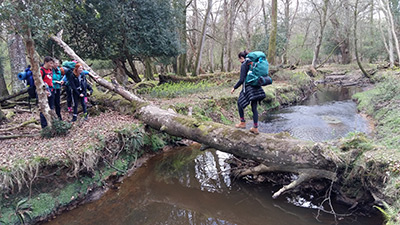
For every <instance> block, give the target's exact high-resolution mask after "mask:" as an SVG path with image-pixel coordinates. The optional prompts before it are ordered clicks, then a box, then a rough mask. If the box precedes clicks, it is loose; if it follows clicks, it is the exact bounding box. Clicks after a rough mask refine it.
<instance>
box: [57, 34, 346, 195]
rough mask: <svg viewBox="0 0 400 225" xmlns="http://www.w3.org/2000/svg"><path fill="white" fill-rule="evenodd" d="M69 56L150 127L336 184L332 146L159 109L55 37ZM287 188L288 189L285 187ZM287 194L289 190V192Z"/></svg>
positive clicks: (269, 167) (338, 162)
mask: <svg viewBox="0 0 400 225" xmlns="http://www.w3.org/2000/svg"><path fill="white" fill-rule="evenodd" d="M52 39H53V40H55V41H56V42H57V43H59V45H60V46H62V47H63V48H64V50H65V52H66V53H67V54H68V55H69V56H70V57H71V58H72V59H75V60H77V61H78V62H79V63H81V64H82V65H83V67H84V69H85V70H88V71H90V74H89V75H90V76H91V77H92V78H93V79H94V80H95V81H96V82H97V83H98V84H100V85H102V86H104V87H106V88H107V89H109V90H112V91H114V92H116V93H118V94H120V95H121V96H122V97H124V98H125V99H127V100H128V101H130V102H132V103H133V104H134V105H135V106H136V108H135V111H136V116H137V117H138V118H139V119H140V120H141V121H143V122H144V123H145V124H147V125H149V126H150V127H152V128H154V129H157V130H160V131H163V132H166V133H168V134H170V135H173V136H178V137H183V138H187V139H190V140H194V141H197V142H199V143H203V144H205V145H207V146H210V147H212V148H215V149H218V150H221V151H224V152H228V153H232V154H234V155H236V156H240V157H243V158H248V159H253V160H255V161H257V162H260V163H262V165H263V168H264V170H269V171H282V172H292V173H298V174H300V176H299V179H301V181H303V180H304V179H303V178H304V177H305V176H307V177H308V178H309V179H312V178H326V179H330V180H336V175H337V174H336V170H337V166H343V165H342V164H343V163H344V161H342V160H340V159H339V158H338V156H336V155H335V154H334V152H332V151H331V150H330V148H329V146H324V145H323V144H322V143H321V144H315V143H312V142H309V141H302V140H298V139H295V138H292V137H290V136H287V135H283V134H266V133H261V134H259V135H254V134H252V133H250V132H248V131H244V130H238V129H236V128H233V127H231V126H226V125H223V124H218V123H214V122H204V121H198V120H196V119H194V118H191V117H188V116H184V115H180V114H177V113H175V112H171V111H167V110H163V109H160V108H158V107H157V106H155V105H153V104H151V103H150V102H147V101H145V100H143V99H141V98H139V97H137V96H135V95H134V94H132V93H131V92H129V91H127V90H125V89H123V88H122V87H120V86H119V85H118V84H112V83H110V82H108V81H106V80H104V79H103V78H101V77H100V76H98V75H97V74H96V73H95V72H94V71H93V70H92V69H91V68H90V67H89V66H88V65H87V64H86V63H85V62H84V61H83V60H82V59H81V58H80V57H79V56H77V55H76V54H75V53H74V51H73V50H72V49H71V48H69V47H68V46H67V45H66V44H65V43H64V42H63V41H62V40H61V39H59V38H57V37H55V36H53V37H52ZM285 187H286V186H285ZM285 190H286V189H285Z"/></svg>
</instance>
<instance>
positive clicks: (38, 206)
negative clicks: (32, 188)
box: [30, 193, 56, 217]
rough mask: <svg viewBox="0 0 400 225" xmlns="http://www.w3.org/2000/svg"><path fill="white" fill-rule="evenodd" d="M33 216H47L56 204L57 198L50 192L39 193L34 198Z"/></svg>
mask: <svg viewBox="0 0 400 225" xmlns="http://www.w3.org/2000/svg"><path fill="white" fill-rule="evenodd" d="M30 203H31V204H32V214H33V217H39V216H45V215H48V214H50V213H51V212H52V211H53V209H54V207H55V206H56V199H55V198H54V197H53V196H52V195H51V194H48V193H42V194H39V195H38V196H37V197H35V198H32V199H31V201H30Z"/></svg>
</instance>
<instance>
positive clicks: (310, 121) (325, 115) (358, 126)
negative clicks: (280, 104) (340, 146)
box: [250, 87, 370, 141]
mask: <svg viewBox="0 0 400 225" xmlns="http://www.w3.org/2000/svg"><path fill="white" fill-rule="evenodd" d="M356 91H357V89H355V88H337V87H325V88H324V89H321V91H318V92H316V93H315V94H314V95H312V96H311V97H310V98H309V99H308V100H307V101H305V102H304V103H303V104H302V105H297V106H290V107H287V108H285V109H282V110H279V111H276V112H272V113H269V114H268V115H267V116H264V117H263V118H260V121H261V122H260V123H259V130H260V132H264V133H279V132H283V131H285V132H288V133H290V134H291V135H292V136H294V137H297V138H299V139H304V140H311V141H326V140H331V139H336V138H340V137H344V136H346V135H347V134H349V133H350V132H363V133H369V132H370V130H369V126H368V121H367V120H366V119H365V118H364V117H362V116H361V115H359V114H357V104H356V103H355V102H354V101H352V100H350V97H351V95H352V94H354V93H355V92H356ZM250 126H251V125H250Z"/></svg>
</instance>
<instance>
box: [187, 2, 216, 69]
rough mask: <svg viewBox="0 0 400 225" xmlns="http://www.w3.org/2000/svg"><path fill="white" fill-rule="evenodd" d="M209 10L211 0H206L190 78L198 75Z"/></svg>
mask: <svg viewBox="0 0 400 225" xmlns="http://www.w3.org/2000/svg"><path fill="white" fill-rule="evenodd" d="M211 8H212V0H208V4H207V10H206V14H205V16H204V21H203V28H202V30H201V39H200V43H199V48H198V51H197V57H196V63H195V70H194V71H193V72H192V76H197V75H199V74H200V64H201V56H202V52H203V47H204V43H205V39H206V31H207V21H208V17H209V15H210V12H211Z"/></svg>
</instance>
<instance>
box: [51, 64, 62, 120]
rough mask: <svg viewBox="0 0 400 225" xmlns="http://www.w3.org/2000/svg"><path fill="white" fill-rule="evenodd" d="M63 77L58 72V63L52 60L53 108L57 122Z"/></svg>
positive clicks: (59, 116)
mask: <svg viewBox="0 0 400 225" xmlns="http://www.w3.org/2000/svg"><path fill="white" fill-rule="evenodd" d="M62 78H63V76H62V74H61V70H60V61H59V60H58V59H55V58H54V62H53V88H54V106H55V110H56V114H57V116H58V119H59V120H62V117H61V86H62V85H63V84H64V81H63V80H62Z"/></svg>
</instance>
